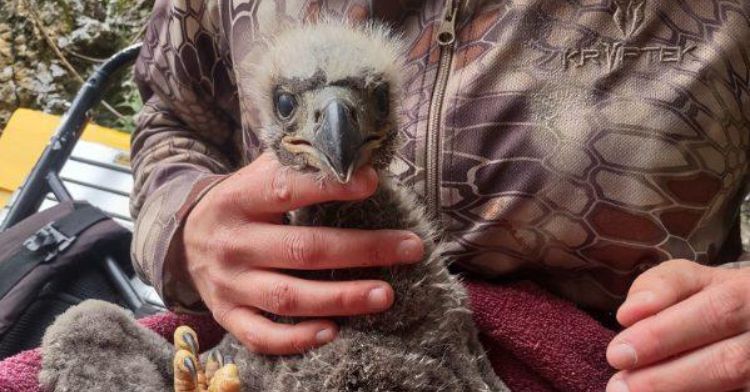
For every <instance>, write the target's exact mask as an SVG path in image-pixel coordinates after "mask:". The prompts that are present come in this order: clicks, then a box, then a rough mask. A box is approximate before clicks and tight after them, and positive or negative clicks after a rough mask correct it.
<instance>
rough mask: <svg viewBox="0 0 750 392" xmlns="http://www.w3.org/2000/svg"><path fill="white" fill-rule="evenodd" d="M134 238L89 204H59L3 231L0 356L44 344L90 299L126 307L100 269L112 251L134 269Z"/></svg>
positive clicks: (0, 242) (0, 235)
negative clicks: (59, 322)
mask: <svg viewBox="0 0 750 392" xmlns="http://www.w3.org/2000/svg"><path fill="white" fill-rule="evenodd" d="M130 238H131V234H130V231H129V230H127V229H125V228H124V227H122V226H121V225H120V224H118V223H116V222H115V221H114V220H112V219H111V218H109V217H108V216H107V215H105V214H104V213H103V212H102V211H101V210H99V209H98V208H96V207H93V206H91V205H90V204H88V203H85V202H64V203H61V204H58V205H56V206H54V207H52V208H49V209H47V210H44V211H42V212H39V213H37V214H34V215H31V216H30V217H28V218H26V219H25V220H23V221H21V222H19V223H18V224H16V225H14V226H13V227H11V228H9V229H8V230H6V231H4V232H2V233H0V359H2V358H5V357H8V356H10V355H13V354H15V353H17V352H20V351H22V350H25V349H29V348H32V347H36V346H38V345H39V343H40V341H41V338H42V336H43V334H44V331H45V329H46V327H47V326H48V325H49V324H51V323H52V322H53V321H54V318H55V317H57V315H59V314H61V313H62V312H64V311H65V310H66V309H67V308H69V307H70V306H73V305H75V304H77V303H79V302H80V301H82V300H84V299H87V298H97V299H102V300H105V301H109V302H114V303H118V304H121V305H123V306H124V305H125V303H124V301H123V299H122V298H121V296H120V295H119V293H118V291H117V290H116V289H115V287H114V286H113V284H112V282H110V281H108V278H107V275H106V274H105V273H104V269H103V268H98V267H101V266H103V264H104V263H105V257H104V256H105V254H106V255H107V256H109V257H110V258H114V259H115V260H119V262H118V264H119V265H120V266H121V267H122V268H123V269H126V270H128V269H129V270H130V271H131V273H132V267H131V266H130V262H129V250H128V249H129V245H130ZM110 260H111V259H110Z"/></svg>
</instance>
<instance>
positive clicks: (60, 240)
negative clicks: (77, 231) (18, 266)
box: [23, 223, 76, 262]
mask: <svg viewBox="0 0 750 392" xmlns="http://www.w3.org/2000/svg"><path fill="white" fill-rule="evenodd" d="M75 239H76V238H75V237H68V236H66V235H65V234H63V233H62V232H60V230H57V229H56V228H55V227H54V226H52V223H50V224H47V225H46V226H44V227H42V228H41V229H39V230H38V231H37V232H36V233H34V234H32V235H31V237H29V238H27V239H26V241H24V242H23V245H24V246H25V247H26V249H28V250H29V251H31V252H34V253H39V254H44V262H48V261H50V260H52V259H53V258H55V257H56V256H57V255H58V254H59V253H60V252H62V251H64V250H65V249H67V248H68V247H69V246H70V244H72V243H73V241H74V240H75Z"/></svg>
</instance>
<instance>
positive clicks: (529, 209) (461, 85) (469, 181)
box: [132, 0, 750, 309]
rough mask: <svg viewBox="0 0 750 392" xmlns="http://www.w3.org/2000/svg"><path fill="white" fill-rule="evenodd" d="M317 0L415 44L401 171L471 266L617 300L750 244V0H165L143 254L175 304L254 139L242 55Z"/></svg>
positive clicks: (140, 244) (151, 114)
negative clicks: (744, 219)
mask: <svg viewBox="0 0 750 392" xmlns="http://www.w3.org/2000/svg"><path fill="white" fill-rule="evenodd" d="M321 14H334V15H339V16H344V17H347V18H350V19H353V20H365V19H368V18H373V19H377V20H381V21H384V22H386V23H388V24H390V25H392V26H393V28H394V29H395V30H396V31H397V32H398V33H399V34H401V35H402V37H403V39H404V41H405V42H406V47H407V51H406V53H405V56H406V60H405V61H406V68H405V70H404V74H405V78H404V79H405V81H406V83H405V95H404V97H403V102H402V105H401V108H400V118H401V121H402V129H401V133H402V135H403V140H404V144H403V148H402V149H401V150H400V152H399V154H398V158H397V161H396V163H395V164H394V165H393V167H392V169H393V172H394V173H395V174H396V175H398V176H399V177H400V179H401V180H402V181H403V182H405V183H407V184H409V185H411V186H413V187H414V189H415V190H416V192H417V193H418V194H419V195H420V196H421V197H422V198H423V200H424V202H425V203H426V205H427V207H428V209H429V210H430V211H432V212H434V213H435V214H436V216H438V217H439V224H440V225H441V227H442V229H443V234H444V237H445V240H446V241H448V242H449V244H450V248H449V252H448V253H449V256H450V257H452V258H453V259H455V260H457V261H458V262H459V265H460V266H462V267H463V268H465V269H466V270H468V271H471V272H474V273H477V274H481V275H484V276H487V277H496V276H500V275H507V274H511V273H514V274H521V275H524V276H530V277H534V278H535V279H538V280H540V281H541V282H542V283H543V284H545V285H546V286H547V287H548V288H550V289H551V290H553V291H554V292H556V293H558V294H559V295H562V296H564V297H567V298H569V299H571V300H573V301H575V302H577V303H579V304H581V305H585V306H590V307H594V308H599V309H612V308H613V307H614V306H616V305H617V304H618V303H619V302H620V301H621V300H622V298H623V296H624V294H625V293H626V292H627V289H628V287H629V285H630V284H631V282H632V280H633V279H634V278H635V277H636V276H637V275H638V274H639V273H641V272H642V271H644V270H645V269H647V268H649V267H651V266H653V265H655V264H657V263H659V262H661V261H664V260H667V259H671V258H686V259H690V260H697V261H699V262H702V263H707V264H717V263H723V262H728V261H734V260H736V259H737V257H738V255H739V254H740V251H741V243H740V237H739V220H738V216H739V209H740V203H741V201H742V199H743V196H744V194H745V192H744V187H745V176H746V174H747V167H748V163H747V152H748V146H749V145H750V142H749V140H748V138H749V137H750V47H748V42H750V1H748V0H735V1H730V0H686V1H682V2H679V3H678V2H671V1H656V0H595V1H586V2H572V1H542V0H526V1H507V0H502V1H501V0H498V1H489V0H487V1H480V0H427V1H411V0H401V1H364V0H348V1H343V0H342V1H312V0H309V1H294V0H281V1H271V0H267V1H253V0H235V1H222V0H219V1H216V0H214V1H209V0H158V1H157V4H156V6H155V9H154V13H153V17H152V19H151V21H150V24H149V26H148V29H147V32H146V35H145V39H144V43H145V46H144V48H143V50H142V52H141V54H140V58H139V60H138V62H137V65H136V78H137V80H138V82H139V86H140V88H141V92H142V95H143V98H144V102H145V106H144V108H143V110H142V112H141V114H140V117H139V123H138V124H139V125H138V130H137V131H136V133H135V134H134V136H133V141H132V157H133V167H134V170H135V177H136V190H135V194H134V195H133V197H132V212H133V214H134V216H137V225H136V229H135V240H134V244H133V248H132V252H133V256H134V260H135V262H136V264H137V266H138V268H139V272H140V273H141V275H142V276H144V277H145V278H146V279H147V280H148V281H150V282H151V283H153V284H154V285H155V286H156V287H157V289H158V290H159V292H160V293H161V295H162V296H163V297H165V299H166V300H167V301H168V302H169V303H170V305H172V306H173V307H195V306H196V304H199V299H198V297H197V296H196V294H195V292H194V291H193V289H192V288H191V286H190V285H189V284H188V283H187V282H188V280H187V279H186V277H185V272H184V268H182V266H181V264H180V263H181V256H180V238H181V232H180V229H181V223H182V222H183V220H184V219H185V216H186V215H187V213H188V212H189V211H190V208H191V207H192V206H193V205H194V203H195V202H196V201H197V200H199V198H200V197H201V195H202V194H204V193H205V192H206V191H207V190H208V189H210V187H211V185H212V184H215V183H216V182H217V181H219V180H220V179H221V178H223V175H226V174H227V173H230V172H232V171H233V170H236V169H237V168H238V167H240V166H242V165H244V164H247V163H248V162H249V161H251V160H252V159H253V158H254V157H255V156H257V155H258V153H259V150H260V148H261V147H260V146H259V145H258V142H257V139H256V138H255V137H254V134H253V125H252V124H253V121H252V117H253V115H252V113H253V103H252V102H251V101H249V100H247V99H243V96H242V94H241V93H239V92H238V87H237V80H238V79H237V78H236V76H235V69H234V66H233V65H234V64H239V62H240V61H241V59H242V58H243V56H247V55H248V54H249V53H250V49H251V48H253V47H254V45H257V44H258V43H259V42H262V41H263V38H264V36H266V35H268V34H272V33H271V31H273V29H274V28H275V27H276V26H278V25H280V24H283V23H288V22H297V21H300V20H310V19H314V18H316V17H317V16H318V15H321ZM453 33H454V34H453ZM452 34H453V35H452ZM240 108H242V110H241V109H240Z"/></svg>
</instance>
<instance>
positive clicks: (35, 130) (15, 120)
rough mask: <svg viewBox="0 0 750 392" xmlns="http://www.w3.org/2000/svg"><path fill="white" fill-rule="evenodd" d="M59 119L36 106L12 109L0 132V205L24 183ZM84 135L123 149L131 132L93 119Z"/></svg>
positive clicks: (91, 140)
mask: <svg viewBox="0 0 750 392" xmlns="http://www.w3.org/2000/svg"><path fill="white" fill-rule="evenodd" d="M59 123H60V116H53V115H50V114H46V113H42V112H39V111H36V110H30V109H18V110H16V111H15V112H14V113H13V116H11V118H10V121H9V122H8V125H7V126H6V127H5V130H4V131H3V134H2V136H0V208H2V207H3V206H5V204H6V203H7V202H8V201H9V199H10V196H11V195H12V194H13V192H14V191H15V190H16V189H17V188H18V187H19V186H21V185H22V184H23V181H24V179H25V178H26V176H28V175H29V173H30V172H31V169H32V168H33V167H34V163H36V161H37V160H38V159H39V156H40V155H41V154H42V151H44V147H46V146H47V144H48V143H49V139H50V137H52V134H53V133H54V131H55V129H57V126H58V124H59ZM81 138H82V139H83V140H86V141H88V142H94V143H100V144H103V145H106V146H109V147H112V148H116V149H120V150H123V151H128V150H129V149H130V135H129V134H128V133H126V132H122V131H118V130H115V129H111V128H105V127H101V126H98V125H95V124H91V123H89V124H88V125H87V126H86V128H85V129H84V130H83V135H82V136H81Z"/></svg>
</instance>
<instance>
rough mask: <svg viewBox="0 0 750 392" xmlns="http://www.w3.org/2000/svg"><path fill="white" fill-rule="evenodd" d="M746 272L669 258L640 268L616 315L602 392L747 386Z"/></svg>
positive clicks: (749, 321)
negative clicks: (617, 328) (609, 372)
mask: <svg viewBox="0 0 750 392" xmlns="http://www.w3.org/2000/svg"><path fill="white" fill-rule="evenodd" d="M748 288H750V269H748V268H744V269H724V268H719V267H707V266H702V265H699V264H697V263H694V262H692V261H687V260H671V261H668V262H665V263H662V264H660V265H659V266H657V267H654V268H652V269H650V270H648V271H646V272H645V273H643V274H642V275H641V276H640V277H639V278H638V279H637V280H636V281H635V282H634V283H633V285H632V287H631V288H630V291H629V293H628V296H627V299H626V301H625V302H624V303H623V305H622V306H621V307H620V308H619V310H618V312H617V320H618V321H619V322H620V324H622V325H623V326H624V327H626V328H625V330H623V331H622V332H621V333H620V334H618V335H617V336H616V337H615V338H614V339H613V340H612V342H611V343H610V345H609V348H608V350H607V360H608V361H609V363H610V364H611V365H612V366H613V367H615V368H617V369H620V372H618V373H617V374H616V375H615V376H614V377H612V379H611V380H610V382H609V384H608V385H607V392H626V391H630V392H651V391H659V392H672V391H675V392H676V391H680V392H692V391H696V392H697V391H701V392H705V391H717V392H718V391H737V390H745V389H744V388H747V387H748V386H750V290H749V289H748Z"/></svg>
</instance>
